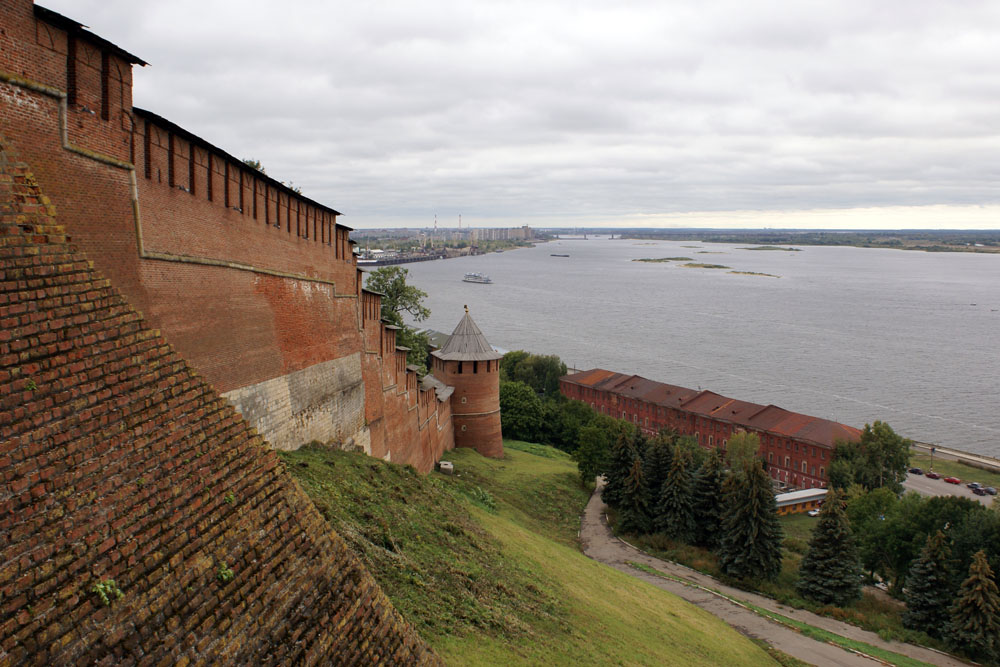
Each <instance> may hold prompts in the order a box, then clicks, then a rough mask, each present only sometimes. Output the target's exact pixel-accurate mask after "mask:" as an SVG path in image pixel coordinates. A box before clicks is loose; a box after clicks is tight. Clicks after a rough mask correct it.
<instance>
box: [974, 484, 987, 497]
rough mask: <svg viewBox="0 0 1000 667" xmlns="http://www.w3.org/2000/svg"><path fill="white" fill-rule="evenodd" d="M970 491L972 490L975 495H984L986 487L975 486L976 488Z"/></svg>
mask: <svg viewBox="0 0 1000 667" xmlns="http://www.w3.org/2000/svg"><path fill="white" fill-rule="evenodd" d="M972 492H973V493H974V494H976V495H977V496H985V495H986V489H984V488H983V487H981V486H977V487H976V488H974V489H973V490H972Z"/></svg>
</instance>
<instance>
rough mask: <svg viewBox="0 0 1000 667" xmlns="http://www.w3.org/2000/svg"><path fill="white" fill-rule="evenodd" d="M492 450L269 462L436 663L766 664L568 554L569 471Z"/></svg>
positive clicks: (576, 514)
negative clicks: (422, 467) (442, 464)
mask: <svg viewBox="0 0 1000 667" xmlns="http://www.w3.org/2000/svg"><path fill="white" fill-rule="evenodd" d="M505 444H506V454H505V456H504V458H503V459H502V460H494V459H487V458H484V457H481V456H479V455H478V454H476V453H475V452H474V451H472V450H467V449H458V450H455V451H452V452H449V453H448V459H449V460H451V461H452V462H453V463H454V465H455V474H454V475H453V476H446V475H441V474H439V473H432V474H430V475H426V476H422V475H419V474H417V473H416V472H414V471H413V469H412V468H409V467H404V466H397V465H392V464H389V463H385V462H382V461H379V460H376V459H372V458H369V457H366V456H364V455H363V454H352V453H345V452H336V451H330V450H325V449H318V448H304V449H302V450H299V451H297V452H289V453H282V454H281V457H282V458H283V459H284V460H285V461H286V462H287V464H288V468H289V471H290V472H291V473H292V474H293V475H294V476H295V477H296V478H297V479H298V480H299V481H300V483H301V484H302V487H303V489H304V490H305V491H306V493H307V494H308V495H309V496H310V497H311V498H312V499H313V502H314V503H315V504H316V505H317V507H318V508H319V509H320V510H321V511H322V512H323V514H324V516H326V517H327V519H328V521H330V524H331V526H332V527H333V528H334V529H336V530H337V531H338V532H340V534H341V535H343V536H344V537H345V538H346V539H347V540H348V542H349V543H350V544H351V546H352V547H353V549H354V551H355V553H357V554H358V555H359V557H361V558H362V560H364V561H365V564H366V565H367V567H368V568H369V571H370V572H371V573H372V574H373V575H374V576H375V578H376V579H377V580H378V581H379V583H380V584H381V585H382V587H383V590H385V592H386V594H387V595H388V596H389V598H390V599H391V600H392V601H393V603H394V604H395V605H396V607H397V608H398V609H399V610H400V611H401V612H402V613H403V615H404V616H405V617H406V618H407V619H408V620H409V621H410V622H411V623H413V625H414V627H415V628H416V629H417V631H418V632H419V633H420V634H421V636H423V637H424V638H425V639H426V640H427V641H428V643H429V644H430V645H431V646H432V647H433V648H434V650H435V651H437V652H438V653H439V654H440V655H441V656H442V657H443V658H444V659H445V661H446V662H447V663H448V664H449V665H451V664H455V665H465V664H468V665H480V664H543V663H544V664H555V665H571V664H572V665H605V664H621V665H646V664H657V665H660V664H662V665H689V664H741V665H742V664H749V665H773V664H775V661H774V660H773V659H772V658H771V657H770V656H769V655H768V654H767V653H765V652H764V651H763V650H762V649H761V648H760V647H758V646H756V645H755V644H753V643H752V642H750V641H749V640H748V639H746V638H745V637H743V636H741V635H739V634H738V633H737V632H736V631H735V630H733V629H732V628H730V627H728V626H727V625H725V624H724V623H723V622H722V621H720V620H719V619H717V618H715V617H714V616H711V615H710V614H708V613H707V612H704V611H702V610H700V609H698V608H696V607H694V606H692V605H689V604H687V603H685V602H684V601H682V600H680V599H679V598H677V597H675V596H673V595H670V594H669V593H666V592H664V591H661V590H659V589H657V588H655V587H653V586H650V585H648V584H645V583H643V582H640V581H638V580H636V579H634V578H632V577H629V576H627V575H625V574H623V573H620V572H618V571H616V570H613V569H611V568H608V567H606V566H603V565H601V564H599V563H597V562H595V561H592V560H590V559H589V558H587V557H586V556H584V555H583V554H581V553H580V551H579V547H578V545H577V539H578V538H577V531H578V529H579V521H580V513H581V511H582V508H583V506H584V504H585V503H586V500H587V495H588V494H587V492H586V491H585V490H582V489H580V486H579V478H578V475H577V472H576V466H575V465H574V464H573V462H572V461H571V460H569V458H568V457H567V456H566V455H565V454H563V453H562V452H558V451H556V450H551V449H550V448H540V446H538V445H532V444H529V443H512V442H508V443H505ZM529 452H535V453H529ZM477 489H478V491H477ZM485 496H488V497H489V498H490V499H491V500H492V505H493V508H492V510H490V509H488V508H487V507H486V506H485V505H486V503H484V502H483V501H482V498H483V497H485Z"/></svg>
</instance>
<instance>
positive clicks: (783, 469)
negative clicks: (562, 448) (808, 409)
mask: <svg viewBox="0 0 1000 667" xmlns="http://www.w3.org/2000/svg"><path fill="white" fill-rule="evenodd" d="M559 387H560V390H561V391H562V393H563V395H564V396H566V397H567V398H573V399H576V400H579V401H583V402H584V403H587V404H588V405H590V407H592V408H593V409H594V410H596V411H598V412H600V413H601V414H606V415H610V416H612V417H615V418H618V419H625V420H627V421H630V422H632V423H633V424H635V425H636V426H638V427H639V428H641V429H642V430H643V432H645V433H647V434H650V435H653V434H656V433H658V432H659V431H660V430H661V429H675V430H676V431H677V432H678V433H680V434H681V435H689V436H692V437H694V438H695V439H696V440H697V441H698V444H699V445H701V446H702V447H704V448H706V449H711V448H721V449H725V448H726V445H727V443H728V441H729V438H730V437H732V436H733V434H735V433H738V432H740V431H746V432H748V433H756V434H757V435H758V436H759V437H760V444H761V450H760V451H761V456H762V457H763V458H764V460H765V461H766V462H767V467H768V470H769V472H770V475H771V477H772V478H773V479H775V480H777V481H780V482H782V483H784V484H787V485H789V486H794V487H802V488H815V487H825V486H826V484H827V480H828V475H827V471H828V469H829V467H830V460H831V458H832V453H833V448H834V446H835V445H836V443H837V441H839V440H858V439H859V438H860V437H861V431H860V430H858V429H856V428H854V427H852V426H846V425H844V424H840V423H837V422H834V421H830V420H829V419H821V418H819V417H810V416H808V415H802V414H799V413H797V412H790V411H788V410H785V409H784V408H779V407H778V406H776V405H759V404H757V403H749V402H747V401H740V400H737V399H734V398H727V397H726V396H720V395H719V394H716V393H715V392H712V391H707V390H696V389H688V388H686V387H678V386H675V385H671V384H665V383H663V382H656V381H654V380H647V379H646V378H644V377H641V376H639V375H625V374H624V373H615V372H613V371H606V370H603V369H600V368H595V369H592V370H589V371H584V372H582V373H575V374H572V375H567V376H565V377H563V378H562V379H561V380H560V381H559Z"/></svg>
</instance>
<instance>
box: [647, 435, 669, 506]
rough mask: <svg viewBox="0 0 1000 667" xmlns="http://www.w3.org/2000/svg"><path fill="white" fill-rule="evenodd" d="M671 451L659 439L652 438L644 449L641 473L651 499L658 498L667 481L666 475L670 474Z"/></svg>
mask: <svg viewBox="0 0 1000 667" xmlns="http://www.w3.org/2000/svg"><path fill="white" fill-rule="evenodd" d="M671 449H672V448H671V447H670V445H669V444H668V443H667V442H666V441H665V440H664V439H663V438H661V437H656V438H654V439H653V440H652V441H651V442H650V443H649V446H648V447H647V448H646V456H645V458H644V459H643V471H644V472H645V473H646V486H647V487H648V488H649V493H650V497H651V498H653V499H656V498H659V497H660V491H661V490H662V489H663V483H664V482H665V481H667V475H668V474H669V473H670V462H671V459H672V456H671Z"/></svg>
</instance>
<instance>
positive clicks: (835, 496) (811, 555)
mask: <svg viewBox="0 0 1000 667" xmlns="http://www.w3.org/2000/svg"><path fill="white" fill-rule="evenodd" d="M796 588H797V589H798V591H799V593H801V594H802V597H804V598H806V599H808V600H813V601H814V602H818V603H820V604H824V605H826V604H835V605H838V606H844V605H846V604H849V603H851V602H854V601H855V600H857V599H859V598H860V597H861V564H860V563H859V561H858V551H857V549H856V548H855V546H854V536H853V535H852V534H851V524H850V521H849V520H848V518H847V512H846V510H845V507H844V502H843V496H842V495H841V494H839V493H837V492H836V491H831V492H830V493H829V494H828V495H827V497H826V501H825V502H824V503H823V510H822V512H820V515H819V523H818V524H817V525H816V527H815V528H814V529H813V534H812V539H811V540H810V541H809V551H808V552H807V553H806V555H805V558H803V559H802V564H801V566H800V567H799V581H798V584H796Z"/></svg>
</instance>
